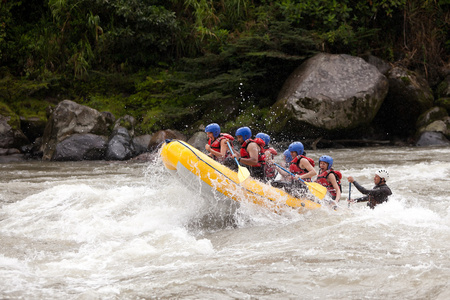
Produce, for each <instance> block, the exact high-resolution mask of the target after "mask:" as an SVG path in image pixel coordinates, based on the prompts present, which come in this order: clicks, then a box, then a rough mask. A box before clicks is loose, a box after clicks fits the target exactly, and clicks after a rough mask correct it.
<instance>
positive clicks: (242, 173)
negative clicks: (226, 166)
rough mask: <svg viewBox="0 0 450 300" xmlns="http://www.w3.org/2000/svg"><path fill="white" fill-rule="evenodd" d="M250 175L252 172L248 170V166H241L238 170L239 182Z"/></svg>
mask: <svg viewBox="0 0 450 300" xmlns="http://www.w3.org/2000/svg"><path fill="white" fill-rule="evenodd" d="M249 177H250V172H249V171H248V169H247V168H246V167H242V166H239V170H238V179H239V182H243V181H244V180H246V179H247V178H249Z"/></svg>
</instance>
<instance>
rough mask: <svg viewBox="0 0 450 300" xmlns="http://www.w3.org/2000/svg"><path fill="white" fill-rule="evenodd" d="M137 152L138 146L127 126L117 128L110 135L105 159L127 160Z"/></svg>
mask: <svg viewBox="0 0 450 300" xmlns="http://www.w3.org/2000/svg"><path fill="white" fill-rule="evenodd" d="M136 154H137V152H136V147H135V145H134V143H133V138H132V137H131V134H130V132H129V131H128V130H127V129H126V128H125V127H118V128H117V129H115V130H114V131H113V132H112V134H111V136H110V137H109V141H108V148H107V150H106V155H105V159H106V160H127V159H130V158H132V157H134V156H136Z"/></svg>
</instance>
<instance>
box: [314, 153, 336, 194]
mask: <svg viewBox="0 0 450 300" xmlns="http://www.w3.org/2000/svg"><path fill="white" fill-rule="evenodd" d="M332 166H333V158H332V157H331V156H328V155H323V156H321V157H320V158H319V169H320V171H319V175H317V178H316V182H317V183H319V184H321V185H323V186H324V187H326V188H327V191H328V193H329V194H330V196H331V198H332V199H333V200H335V201H336V202H339V200H341V192H342V187H341V179H342V174H341V172H339V171H336V170H334V169H333V167H332Z"/></svg>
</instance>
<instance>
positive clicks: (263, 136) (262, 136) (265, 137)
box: [256, 132, 270, 146]
mask: <svg viewBox="0 0 450 300" xmlns="http://www.w3.org/2000/svg"><path fill="white" fill-rule="evenodd" d="M256 138H260V139H262V140H263V141H264V143H266V146H269V143H270V136H269V135H268V134H267V133H262V132H260V133H258V134H257V135H256Z"/></svg>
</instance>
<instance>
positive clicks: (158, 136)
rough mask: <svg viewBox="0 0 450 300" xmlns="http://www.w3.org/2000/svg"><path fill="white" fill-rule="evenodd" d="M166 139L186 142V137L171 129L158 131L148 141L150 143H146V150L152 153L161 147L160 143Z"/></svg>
mask: <svg viewBox="0 0 450 300" xmlns="http://www.w3.org/2000/svg"><path fill="white" fill-rule="evenodd" d="M166 139H170V140H172V139H177V140H182V141H186V136H184V134H182V133H181V132H179V131H177V130H172V129H166V130H159V131H157V132H155V133H154V134H153V135H152V138H151V139H150V142H149V143H148V147H147V148H148V149H149V150H150V151H153V150H155V149H157V148H158V147H159V146H160V145H162V143H164V141H165V140H166Z"/></svg>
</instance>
